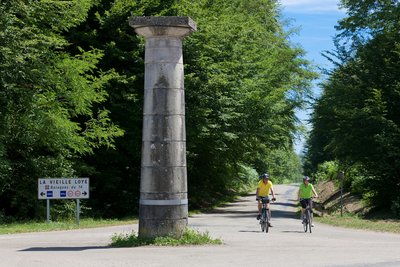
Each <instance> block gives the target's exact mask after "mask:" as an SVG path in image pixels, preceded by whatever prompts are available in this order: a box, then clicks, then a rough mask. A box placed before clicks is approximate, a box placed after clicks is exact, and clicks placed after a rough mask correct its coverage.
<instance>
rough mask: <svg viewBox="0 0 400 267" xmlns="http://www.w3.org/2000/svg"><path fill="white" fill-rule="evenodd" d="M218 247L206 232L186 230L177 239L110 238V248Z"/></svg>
mask: <svg viewBox="0 0 400 267" xmlns="http://www.w3.org/2000/svg"><path fill="white" fill-rule="evenodd" d="M210 244H212V245H220V244H222V241H221V240H220V239H213V238H211V237H210V236H209V234H208V232H205V233H201V232H199V231H195V230H193V229H189V228H187V229H186V230H185V231H184V233H183V235H182V237H181V238H179V239H176V238H173V237H169V236H164V237H156V238H141V237H139V236H137V235H136V233H132V234H126V235H123V234H119V235H118V234H116V235H114V236H113V237H112V242H111V246H113V247H139V246H148V245H154V246H187V245H210Z"/></svg>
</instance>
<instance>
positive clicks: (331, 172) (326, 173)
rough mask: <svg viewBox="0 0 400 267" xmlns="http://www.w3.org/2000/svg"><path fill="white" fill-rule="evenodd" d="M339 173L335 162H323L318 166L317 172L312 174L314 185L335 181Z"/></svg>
mask: <svg viewBox="0 0 400 267" xmlns="http://www.w3.org/2000/svg"><path fill="white" fill-rule="evenodd" d="M339 171H340V170H339V164H338V163H337V162H336V161H325V162H323V163H321V164H319V165H318V168H317V171H316V172H315V174H313V177H314V183H316V182H319V181H329V180H331V181H332V180H335V179H336V178H337V175H338V173H339Z"/></svg>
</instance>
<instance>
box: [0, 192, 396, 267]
mask: <svg viewBox="0 0 400 267" xmlns="http://www.w3.org/2000/svg"><path fill="white" fill-rule="evenodd" d="M274 189H275V191H276V193H277V202H276V203H275V204H273V205H271V209H272V217H273V218H272V224H273V228H270V232H269V233H268V234H266V233H262V232H261V230H260V226H259V224H258V221H257V220H256V213H257V212H256V210H257V208H256V201H255V196H254V195H249V196H246V197H243V198H241V199H240V200H238V201H236V202H234V203H231V204H228V205H226V206H224V207H221V208H218V209H216V210H215V211H213V212H211V213H207V214H198V215H193V216H191V217H190V218H189V225H190V227H191V228H194V229H196V230H199V231H201V232H205V231H208V232H209V234H210V235H211V236H212V237H214V238H221V239H222V241H223V242H224V244H223V245H208V246H187V247H154V246H148V247H137V248H111V247H109V243H110V241H111V237H112V236H113V235H114V234H120V233H127V234H129V233H131V232H132V231H136V232H137V225H128V226H116V227H107V228H96V229H82V230H71V231H59V232H45V233H27V234H13V235H0V266H4V267H14V266H18V267H19V266H21V267H22V266H23V267H25V266H29V267H36V266H37V267H39V266H40V267H46V266H56V267H77V266H82V267H92V266H93V267H95V266H96V267H103V266H104V267H111V266H115V267H123V266H130V267H131V266H146V267H149V266H190V267H195V266H207V267H208V266H258V265H259V266H273V267H280V266H296V267H302V266H304V267H305V266H307V267H313V266H315V267H323V266H326V267H363V266H368V267H398V266H400V235H398V234H388V233H377V232H371V231H361V230H351V229H342V228H337V227H336V228H335V227H331V226H326V225H322V224H316V225H315V227H314V228H313V230H314V231H313V233H312V234H310V233H304V231H303V227H302V224H301V222H300V220H299V219H298V218H297V217H298V215H296V213H295V211H296V207H295V206H296V202H295V201H294V199H295V196H296V192H297V188H296V187H295V186H290V185H276V186H275V188H274Z"/></svg>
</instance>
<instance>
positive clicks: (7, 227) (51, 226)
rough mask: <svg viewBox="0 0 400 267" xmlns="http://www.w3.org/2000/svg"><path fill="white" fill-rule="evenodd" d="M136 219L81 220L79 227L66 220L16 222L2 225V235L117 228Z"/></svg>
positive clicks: (73, 222) (0, 225)
mask: <svg viewBox="0 0 400 267" xmlns="http://www.w3.org/2000/svg"><path fill="white" fill-rule="evenodd" d="M137 222H138V220H137V219H136V218H128V219H119V220H116V219H92V218H86V219H81V220H80V223H79V225H78V224H77V223H76V221H75V220H65V221H57V222H53V221H51V222H50V223H47V222H37V221H36V222H33V221H27V222H14V223H9V224H0V234H16V233H29V232H48V231H61V230H72V229H81V228H97V227H105V226H117V225H124V224H136V223H137Z"/></svg>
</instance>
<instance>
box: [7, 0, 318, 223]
mask: <svg viewBox="0 0 400 267" xmlns="http://www.w3.org/2000/svg"><path fill="white" fill-rule="evenodd" d="M132 16H189V17H191V18H192V19H193V20H194V21H195V22H196V23H197V28H198V31H197V32H196V33H194V34H192V35H191V36H190V37H188V38H185V40H184V48H183V49H184V51H183V52H184V64H185V65H184V67H185V91H186V128H187V129H186V132H187V164H188V193H189V203H190V204H189V205H190V208H191V209H198V208H203V207H208V206H211V205H213V204H215V203H217V202H218V201H220V200H221V199H223V198H225V197H227V196H232V195H235V194H239V193H240V192H243V191H244V190H248V189H249V186H250V187H252V186H253V185H254V184H255V183H256V181H257V179H258V176H259V175H260V174H261V173H263V172H266V171H268V172H269V173H270V174H271V176H272V177H273V178H272V179H273V180H274V182H276V183H279V182H285V181H294V180H296V179H299V177H301V175H302V174H301V162H300V158H299V156H298V155H296V154H295V153H294V151H293V142H294V138H295V137H296V135H298V134H299V132H300V131H301V126H300V124H299V121H298V119H297V118H296V116H295V110H296V109H298V108H302V107H303V106H304V105H305V103H306V101H307V99H308V98H309V97H310V94H311V92H310V88H311V81H312V80H313V79H314V78H315V77H316V72H315V71H313V70H312V68H311V67H310V65H309V63H308V62H307V61H306V60H305V59H304V58H303V55H304V52H303V51H302V50H301V49H300V48H299V47H296V46H293V45H292V44H291V43H290V42H289V41H288V36H289V35H290V34H292V33H291V32H288V31H286V30H285V25H284V23H283V22H282V21H281V18H280V13H279V5H278V3H277V2H276V1H270V0H262V1H260V0H249V1H241V0H233V1H223V0H217V1H208V0H200V1H186V0H182V1H172V0H169V1H168V0H152V1H148V0H142V1H132V0H115V1H109V0H79V1H78V0H76V1H45V0H43V1H33V0H18V1H4V2H3V1H2V3H1V4H0V20H1V23H0V43H1V45H0V57H1V59H0V77H1V80H0V101H1V103H0V125H1V126H0V221H4V222H6V221H12V220H26V219H40V218H43V217H44V216H45V208H46V204H45V201H42V200H41V201H39V200H38V193H37V188H38V185H37V183H38V179H39V178H58V177H89V178H90V199H88V200H82V201H81V202H82V203H81V209H82V212H83V216H93V217H103V218H121V217H126V216H132V215H135V214H137V211H138V206H139V205H138V201H139V192H140V188H139V185H140V164H141V163H140V162H141V140H142V139H141V138H142V137H141V134H142V133H141V131H142V116H143V115H142V106H143V86H144V85H143V83H144V81H143V78H144V73H143V72H144V40H143V39H142V38H141V37H140V36H138V35H137V34H136V33H135V32H134V30H133V29H132V28H131V27H130V26H129V24H128V19H129V18H130V17H132ZM52 202H53V201H52ZM52 210H53V211H54V212H53V215H52V216H53V218H54V219H57V218H61V217H68V216H74V214H73V211H74V202H73V201H61V200H60V201H54V203H52Z"/></svg>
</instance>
